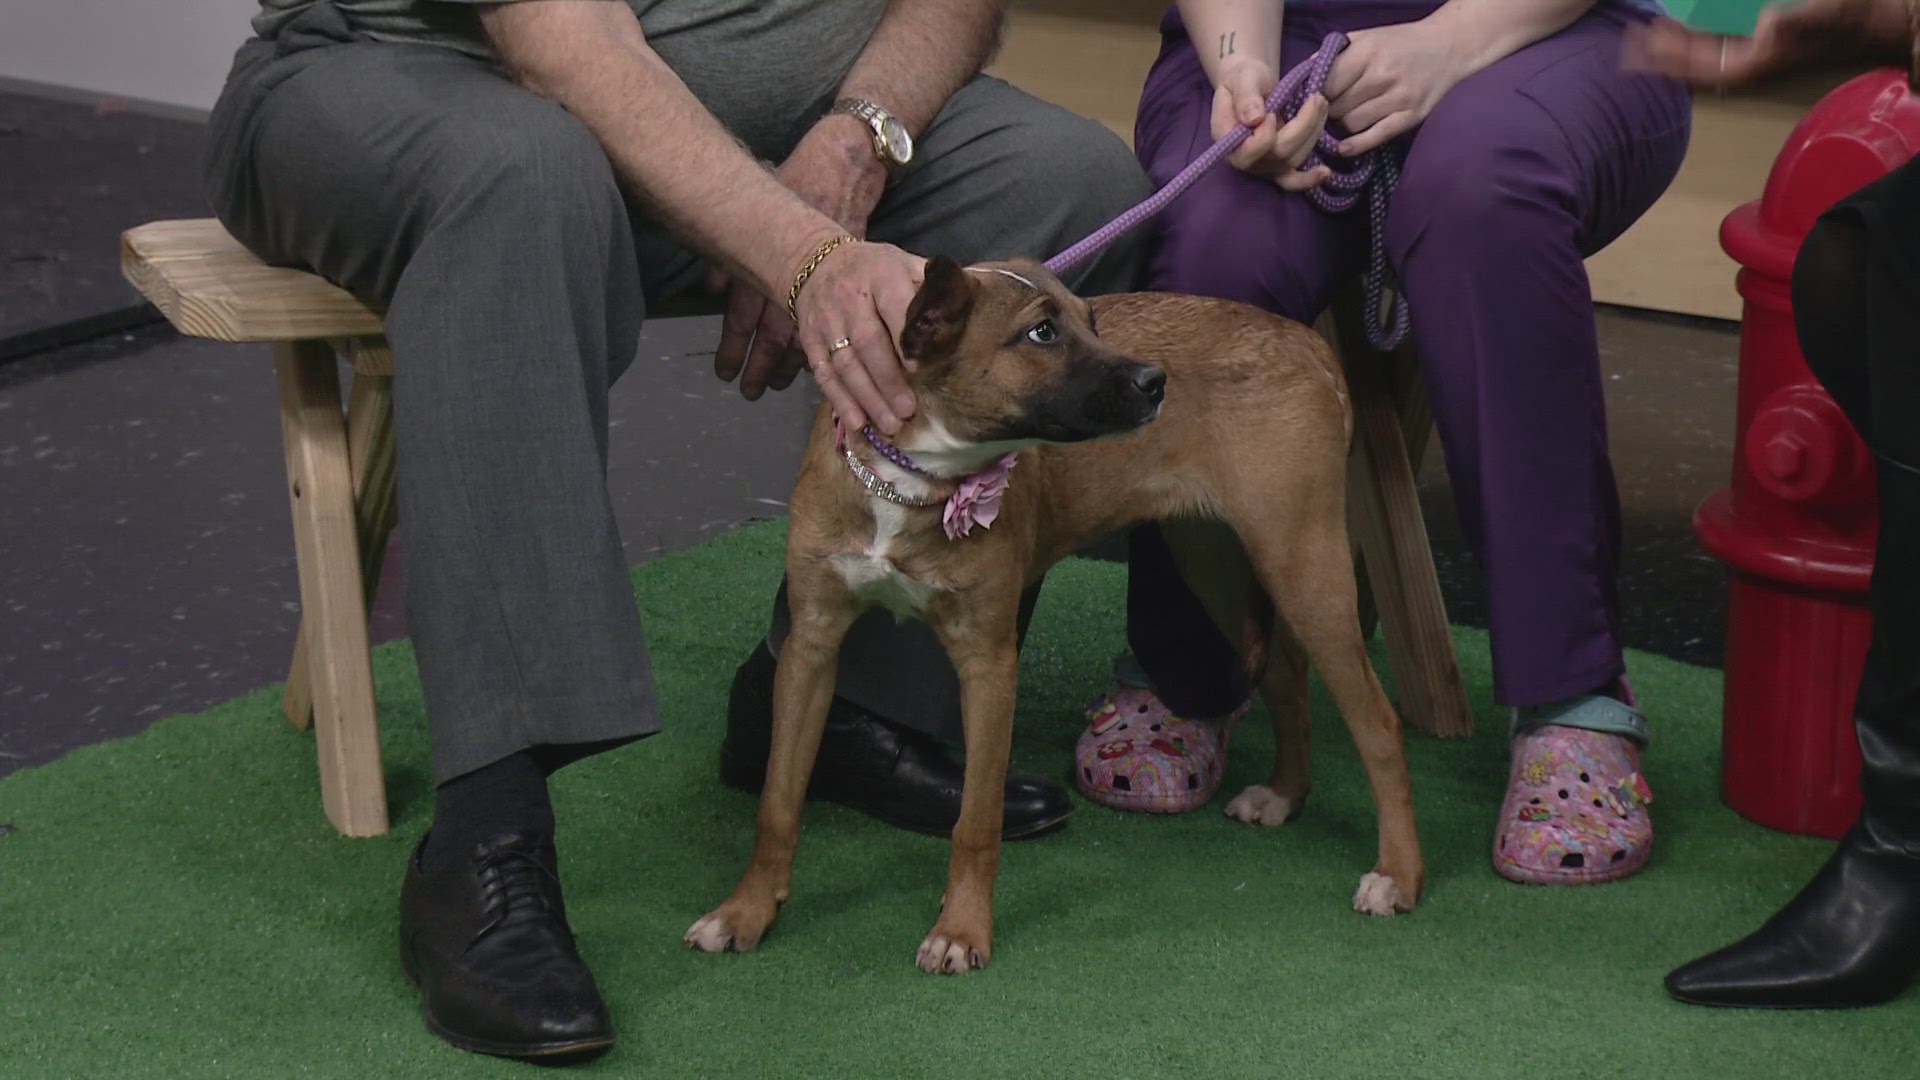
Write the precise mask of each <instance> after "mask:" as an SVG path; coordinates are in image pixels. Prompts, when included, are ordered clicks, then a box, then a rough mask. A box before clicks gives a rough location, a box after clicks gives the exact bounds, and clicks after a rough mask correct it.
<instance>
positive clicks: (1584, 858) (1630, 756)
mask: <svg viewBox="0 0 1920 1080" xmlns="http://www.w3.org/2000/svg"><path fill="white" fill-rule="evenodd" d="M1542 711H1545V710H1542ZM1599 713H1606V714H1610V715H1609V716H1608V717H1606V719H1608V720H1610V721H1611V722H1610V723H1609V724H1608V726H1610V727H1611V726H1628V727H1632V728H1634V729H1635V730H1645V729H1644V725H1645V722H1646V721H1645V718H1644V717H1642V716H1641V715H1640V714H1639V712H1638V710H1635V709H1634V708H1633V707H1632V706H1630V705H1625V704H1622V703H1621V702H1618V701H1615V700H1614V699H1612V698H1609V697H1604V696H1600V695H1594V696H1590V697H1582V698H1576V699H1575V700H1574V701H1572V702H1568V703H1567V704H1565V705H1563V706H1560V707H1558V708H1556V709H1554V710H1552V715H1553V717H1554V718H1555V719H1563V720H1576V719H1583V718H1586V719H1594V718H1596V717H1595V714H1599ZM1629 714H1630V715H1629ZM1541 719H1543V718H1539V717H1536V718H1534V719H1533V720H1532V721H1531V722H1522V723H1520V724H1518V725H1517V728H1518V730H1517V731H1516V733H1515V735H1514V738H1513V771H1512V773H1511V775H1509V777H1508V778H1507V798H1506V802H1505V804H1504V805H1502V806H1501V808H1500V822H1499V825H1498V827H1497V828H1496V830H1495V832H1494V840H1493V868H1494V870H1495V871H1496V872H1498V873H1499V874H1500V876H1502V877H1505V878H1509V879H1511V880H1513V881H1519V882H1523V883H1526V884H1529V885H1577V884H1591V883H1595V882H1602V881H1615V880H1618V879H1620V878H1623V877H1626V876H1628V875H1630V874H1632V873H1633V872H1634V871H1636V870H1639V869H1640V868H1641V867H1642V866H1644V865H1646V862H1647V856H1648V855H1650V854H1651V853H1652V852H1653V820H1652V818H1651V817H1650V816H1649V815H1648V813H1647V805H1648V804H1649V803H1651V802H1652V801H1653V794H1652V792H1650V791H1649V790H1648V789H1647V782H1646V779H1645V778H1644V777H1642V776H1641V775H1640V744H1639V741H1637V740H1636V739H1634V738H1633V737H1630V736H1627V735H1616V734H1612V733H1610V732H1606V731H1593V730H1590V729H1587V728H1583V727H1569V726H1566V725H1565V724H1558V723H1551V722H1541Z"/></svg>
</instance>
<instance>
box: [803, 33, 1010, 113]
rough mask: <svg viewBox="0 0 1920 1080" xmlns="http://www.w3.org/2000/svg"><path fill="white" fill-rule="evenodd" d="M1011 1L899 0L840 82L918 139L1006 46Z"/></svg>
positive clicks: (842, 88) (843, 92)
mask: <svg viewBox="0 0 1920 1080" xmlns="http://www.w3.org/2000/svg"><path fill="white" fill-rule="evenodd" d="M1006 10H1007V0H892V2H891V3H889V4H888V5H887V10H886V13H885V14H884V15H882V16H881V17H880V25H879V26H877V27H875V28H874V31H873V36H872V37H871V38H868V39H867V45H866V48H864V49H862V50H861V51H860V56H859V57H858V58H857V59H856V60H854V62H853V67H852V69H850V70H849V71H848V72H847V77H846V78H845V79H844V80H842V81H841V83H840V96H841V97H852V98H862V99H864V100H867V101H871V102H873V103H875V104H877V105H879V106H881V107H882V108H884V109H886V110H887V111H888V112H891V113H892V114H893V115H894V116H896V117H898V118H899V119H900V122H901V123H903V124H905V125H906V126H907V130H908V131H910V132H912V133H913V134H914V135H916V136H917V135H919V134H920V133H921V132H922V131H924V130H926V127H927V125H928V124H930V123H932V122H933V118H934V115H935V114H937V113H938V112H939V111H940V109H941V107H942V106H944V105H945V104H946V103H947V99H948V98H949V97H952V96H953V92H954V91H956V90H958V89H960V87H962V86H964V85H965V84H966V82H967V80H968V79H971V78H973V77H974V76H975V75H976V74H978V73H979V71H980V69H981V68H982V67H984V66H986V63H987V61H988V60H989V59H991V58H992V56H993V52H994V49H995V48H997V47H998V46H999V44H1000V26H1001V23H1002V22H1003V21H1004V19H1005V17H1006Z"/></svg>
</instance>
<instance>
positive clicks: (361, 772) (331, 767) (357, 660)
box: [274, 341, 387, 836]
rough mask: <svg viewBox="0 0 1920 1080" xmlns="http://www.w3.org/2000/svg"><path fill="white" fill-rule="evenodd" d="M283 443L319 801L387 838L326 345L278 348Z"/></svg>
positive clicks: (342, 436) (335, 382)
mask: <svg viewBox="0 0 1920 1080" xmlns="http://www.w3.org/2000/svg"><path fill="white" fill-rule="evenodd" d="M274 368H275V371H276V372H277V373H278V376H279V381H280V426H281V432H282V434H283V435H284V436H285V439H286V449H287V487H288V493H289V496H290V498H291V501H292V505H293V538H294V549H295V552H296V554H297V556H298V559H299V563H300V607H301V617H302V620H303V622H305V623H306V624H307V625H308V626H309V627H310V628H311V633H309V634H308V635H307V637H308V640H307V665H306V667H307V675H308V678H309V680H310V682H311V685H312V688H313V691H312V692H313V708H314V718H315V723H314V735H315V738H314V742H315V744H316V745H317V747H318V750H319V756H320V799H321V803H322V805H323V806H324V807H325V809H326V813H327V818H328V820H330V821H332V822H333V824H334V827H335V828H337V829H339V830H340V831H341V832H342V833H344V834H346V835H348V836H377V835H379V834H381V833H384V832H386V831H387V797H386V783H385V777H384V774H383V773H382V770H381V764H380V732H379V727H378V722H377V720H376V717H375V713H374V704H373V668H372V664H371V662H370V657H369V656H368V652H367V614H366V600H365V597H364V595H363V593H362V586H361V579H360V557H359V536H358V535H357V534H358V529H357V526H356V522H355V515H354V503H353V474H352V470H351V468H350V466H349V464H348V459H347V435H346V423H345V418H344V417H343V416H342V415H341V411H340V384H339V376H338V371H337V368H336V365H335V360H334V354H333V349H332V348H331V347H330V346H329V345H327V343H326V342H324V341H297V342H291V343H286V344H280V345H276V346H274Z"/></svg>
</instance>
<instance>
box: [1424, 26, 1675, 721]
mask: <svg viewBox="0 0 1920 1080" xmlns="http://www.w3.org/2000/svg"><path fill="white" fill-rule="evenodd" d="M1625 22H1626V19H1625V17H1624V16H1622V15H1621V14H1620V13H1618V12H1617V11H1615V10H1613V9H1606V8H1603V9H1599V10H1596V11H1593V12H1590V13H1588V14H1587V15H1586V16H1584V17H1582V18H1581V19H1580V20H1579V21H1577V22H1576V23H1574V24H1573V25H1572V26H1570V27H1568V28H1567V29H1566V30H1564V31H1562V32H1561V33H1559V34H1556V35H1554V36H1552V37H1549V38H1547V39H1545V40H1543V41H1540V42H1537V43H1535V44H1533V45H1531V46H1528V47H1527V48H1524V49H1521V50H1519V51H1518V52H1516V53H1514V54H1513V55H1511V56H1509V57H1507V58H1505V59H1504V60H1501V61H1499V62H1498V63H1495V64H1493V65H1491V66H1489V67H1487V68H1486V69H1484V70H1482V71H1480V72H1479V73H1477V74H1475V75H1473V76H1470V77H1469V78H1467V79H1466V80H1464V81H1463V82H1461V83H1460V85H1458V86H1457V87H1455V88H1454V89H1453V91H1452V92H1451V93H1449V94H1448V95H1447V96H1446V98H1445V99H1443V100H1442V101H1441V102H1440V104H1439V106H1438V107H1437V108H1435V109H1434V111H1433V113H1432V114H1431V115H1430V116H1428V118H1427V120H1426V122H1425V124H1424V125H1423V126H1422V127H1421V128H1420V130H1419V131H1418V132H1417V133H1416V134H1415V135H1414V137H1413V141H1412V144H1411V146H1410V148H1409V150H1408V153H1407V158H1406V164H1405V168H1404V170H1403V174H1402V178H1401V182H1400V186H1399V189H1398V191H1397V192H1396V194H1395V195H1394V199H1393V204H1392V209H1391V211H1390V212H1389V216H1388V223H1387V240H1388V248H1389V252H1390V254H1391V256H1392V258H1393V261H1394V264H1395V267H1396V269H1397V270H1398V272H1399V274H1400V278H1401V281H1402V282H1403V283H1404V285H1405V289H1406V296H1407V302H1408V305H1409V309H1410V311H1411V314H1412V316H1413V324H1414V334H1415V338H1416V341H1417V342H1418V344H1419V348H1420V358H1421V366H1422V369H1423V373H1424V375H1425V378H1426V384H1427V389H1428V395H1429V398H1430V400H1431V401H1432V404H1433V411H1434V419H1435V422H1436V423H1437V425H1438V427H1439V432H1440V438H1441V444H1442V445H1443V446H1444V448H1445V450H1446V461H1447V470H1448V474H1449V476H1450V477H1451V478H1452V481H1453V489H1454V494H1455V498H1456V501H1457V505H1458V506H1459V510H1460V516H1461V520H1462V525H1463V527H1464V529H1465V531H1466V533H1467V536H1468V538H1469V540H1470V541H1471V542H1472V544H1473V546H1474V548H1475V550H1476V551H1477V553H1478V554H1479V556H1480V562H1481V565H1482V567H1483V568H1484V570H1485V573H1486V578H1487V587H1488V592H1489V611H1490V621H1491V631H1492V641H1493V673H1494V685H1495V690H1496V694H1497V697H1498V699H1499V700H1500V701H1502V702H1503V703H1506V704H1509V705H1521V706H1524V705H1538V704H1544V703H1548V702H1552V701H1557V700H1562V699H1565V698H1568V697H1572V696H1575V695H1578V694H1583V693H1588V692H1591V691H1593V690H1594V689H1595V688H1597V687H1600V686H1603V685H1605V684H1606V683H1608V682H1609V681H1610V680H1612V679H1614V678H1615V677H1617V676H1618V675H1619V674H1620V673H1621V671H1622V670H1623V667H1622V660H1621V651H1620V640H1619V629H1618V622H1619V619H1618V611H1617V607H1618V598H1617V595H1616V589H1615V575H1616V572H1617V568H1618V561H1619V532H1620V521H1619V514H1620V511H1619V496H1618V493H1617V491H1616V489H1615V486H1614V479H1613V468H1612V464H1611V462H1610V460H1609V458H1608V453H1607V432H1606V411H1605V400H1604V396H1603V394H1602V385H1601V378H1600V368H1599V346H1598V343H1597V338H1596V334H1595V329H1594V318H1593V301H1592V294H1591V292H1590V288H1589V284H1588V281H1587V276H1586V271H1585V268H1584V266H1583V264H1582V259H1583V258H1584V257H1585V256H1586V255H1588V254H1590V253H1592V252H1594V251H1596V250H1598V249H1599V248H1601V247H1602V246H1604V245H1605V244H1606V243H1608V242H1609V241H1611V240H1612V239H1613V238H1614V237H1616V236H1618V235H1619V234H1620V233H1621V232H1622V231H1624V230H1625V229H1626V228H1627V226H1628V225H1630V224H1631V223H1632V222H1633V221H1634V220H1635V219H1636V218H1637V217H1638V216H1639V215H1640V214H1641V213H1642V212H1644V211H1645V209H1646V208H1647V207H1648V206H1649V205H1651V204H1652V203H1653V201H1654V200H1655V199H1656V198H1658V197H1659V195H1660V193H1661V192H1662V191H1664V190H1665V188H1666V186H1667V184H1668V182H1669V181H1670V180H1671V179H1672V177H1673V175H1674V173H1675V171H1676V170H1677V169H1678V168H1679V164H1680V160H1681V158H1682V157H1683V156H1684V154H1685V151H1686V143H1687V133H1688V124H1689V119H1688V117H1689V113H1688V97H1687V94H1686V92H1685V91H1684V90H1683V89H1681V88H1680V87H1679V86H1678V85H1677V84H1675V83H1673V82H1671V81H1668V80H1664V79H1656V78H1651V77H1646V76H1641V75H1634V74H1629V73H1627V72H1624V71H1622V70H1621V67H1620V63H1619V57H1620V50H1621V39H1622V36H1623V33H1624V30H1623V27H1624V25H1625Z"/></svg>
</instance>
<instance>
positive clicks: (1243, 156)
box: [1212, 55, 1332, 191]
mask: <svg viewBox="0 0 1920 1080" xmlns="http://www.w3.org/2000/svg"><path fill="white" fill-rule="evenodd" d="M1277 82H1279V77H1278V76H1276V75H1275V74H1274V71H1273V66H1272V65H1270V64H1268V63H1267V62H1266V61H1265V60H1260V59H1256V58H1255V57H1253V56H1252V55H1244V56H1232V57H1228V58H1226V59H1225V60H1222V61H1221V62H1220V82H1219V83H1218V85H1216V86H1215V87H1214V88H1213V120H1212V127H1213V137H1214V138H1215V139H1218V138H1220V137H1221V136H1222V135H1225V134H1226V133H1227V132H1228V131H1231V130H1232V129H1233V127H1234V125H1236V124H1246V125H1247V126H1248V127H1251V128H1253V133H1252V134H1250V135H1248V136H1247V141H1246V142H1243V143H1241V144H1240V145H1239V147H1238V148H1236V149H1235V150H1234V152H1233V153H1231V154H1229V155H1227V161H1228V163H1229V164H1231V165H1232V166H1233V167H1234V168H1236V169H1239V170H1240V171H1241V172H1244V173H1248V174H1251V175H1253V176H1266V177H1271V178H1272V179H1273V182H1274V183H1276V184H1278V185H1280V187H1281V188H1282V189H1284V190H1286V191H1305V190H1306V189H1308V188H1311V187H1318V186H1319V185H1320V184H1322V183H1324V182H1325V181H1326V179H1327V177H1328V176H1330V175H1332V174H1331V171H1330V170H1329V169H1327V167H1326V166H1324V165H1321V166H1316V167H1314V168H1312V169H1307V170H1304V171H1303V170H1302V169H1301V168H1300V164H1301V162H1304V161H1305V160H1306V159H1307V155H1308V154H1310V153H1312V152H1313V144H1314V142H1315V140H1317V139H1319V138H1320V130H1321V128H1323V127H1324V126H1325V125H1326V122H1327V99H1325V98H1323V97H1321V96H1319V95H1318V94H1315V95H1314V96H1313V97H1310V98H1308V99H1307V102H1306V104H1305V105H1304V106H1302V107H1301V109H1300V112H1299V113H1298V114H1297V115H1296V116H1294V118H1293V119H1291V120H1289V121H1287V122H1286V123H1284V124H1283V123H1281V122H1280V118H1279V116H1277V115H1275V114H1274V113H1270V112H1268V111H1267V95H1268V94H1270V93H1272V92H1273V87H1274V84H1275V83H1277Z"/></svg>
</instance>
